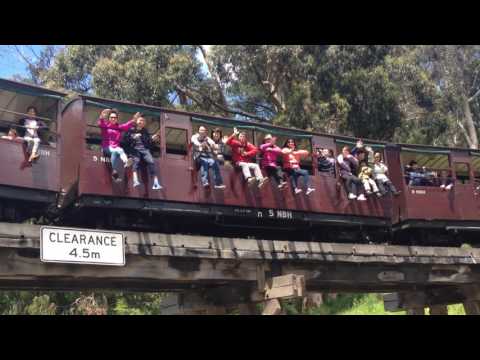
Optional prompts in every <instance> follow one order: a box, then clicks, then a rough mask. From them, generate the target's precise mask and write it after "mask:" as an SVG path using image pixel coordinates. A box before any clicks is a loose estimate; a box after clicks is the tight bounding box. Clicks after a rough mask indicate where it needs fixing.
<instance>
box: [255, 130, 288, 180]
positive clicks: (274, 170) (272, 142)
mask: <svg viewBox="0 0 480 360" xmlns="http://www.w3.org/2000/svg"><path fill="white" fill-rule="evenodd" d="M276 142H277V138H276V137H273V136H272V135H270V134H267V135H265V137H264V138H263V144H262V145H260V151H261V152H262V154H263V158H262V163H261V164H262V168H264V169H265V171H266V172H267V174H268V176H270V177H273V178H274V179H275V181H276V182H277V185H278V188H279V189H283V188H284V187H285V186H286V185H287V182H286V181H285V180H284V175H283V172H282V168H281V167H280V166H278V164H277V159H278V157H279V156H280V155H282V149H280V148H279V147H278V146H277V145H276Z"/></svg>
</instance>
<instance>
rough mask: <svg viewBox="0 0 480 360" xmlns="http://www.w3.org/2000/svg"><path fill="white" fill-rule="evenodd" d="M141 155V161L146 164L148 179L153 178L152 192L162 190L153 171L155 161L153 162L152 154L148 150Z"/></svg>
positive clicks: (155, 172)
mask: <svg viewBox="0 0 480 360" xmlns="http://www.w3.org/2000/svg"><path fill="white" fill-rule="evenodd" d="M141 154H142V155H143V160H144V161H145V162H146V163H147V170H148V174H149V175H150V177H152V178H153V186H152V190H160V189H162V185H160V182H159V181H158V176H157V171H156V169H155V160H153V156H152V153H151V152H150V150H144V151H142V152H141Z"/></svg>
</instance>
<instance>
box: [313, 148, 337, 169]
mask: <svg viewBox="0 0 480 360" xmlns="http://www.w3.org/2000/svg"><path fill="white" fill-rule="evenodd" d="M317 164H318V171H320V172H326V173H329V174H330V175H333V176H335V157H334V156H333V150H331V149H326V148H325V149H317Z"/></svg>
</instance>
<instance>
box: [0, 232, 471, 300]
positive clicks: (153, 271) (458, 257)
mask: <svg viewBox="0 0 480 360" xmlns="http://www.w3.org/2000/svg"><path fill="white" fill-rule="evenodd" d="M124 234H125V241H126V265H125V266H124V267H109V266H95V265H84V264H54V263H42V262H41V261H40V258H39V246H40V226H38V225H26V224H12V223H0V287H2V288H22V287H23V288H29V289H31V288H35V289H75V288H122V289H125V290H142V291H162V290H182V289H191V288H210V287H218V286H231V285H235V286H237V285H238V287H242V286H244V285H245V286H249V287H251V286H256V284H257V283H258V282H259V281H260V280H261V279H262V278H263V277H265V275H267V276H269V275H271V276H277V275H282V274H298V275H304V276H305V281H306V287H307V289H308V290H309V291H343V290H345V291H378V292H386V291H398V290H406V289H413V288H415V289H418V288H435V287H439V286H440V287H445V286H454V285H461V284H473V283H478V282H479V281H480V266H478V265H477V264H478V263H479V262H480V249H474V248H471V249H463V248H447V247H421V246H413V247H410V246H390V245H361V244H334V243H315V242H296V241H269V240H252V239H231V238H218V237H208V236H188V235H166V234H157V233H139V232H129V231H126V232H124Z"/></svg>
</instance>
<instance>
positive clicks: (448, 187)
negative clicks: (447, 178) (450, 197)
mask: <svg viewBox="0 0 480 360" xmlns="http://www.w3.org/2000/svg"><path fill="white" fill-rule="evenodd" d="M452 187H453V184H449V185H447V186H445V190H450V189H451V188H452Z"/></svg>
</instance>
